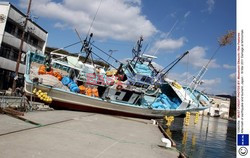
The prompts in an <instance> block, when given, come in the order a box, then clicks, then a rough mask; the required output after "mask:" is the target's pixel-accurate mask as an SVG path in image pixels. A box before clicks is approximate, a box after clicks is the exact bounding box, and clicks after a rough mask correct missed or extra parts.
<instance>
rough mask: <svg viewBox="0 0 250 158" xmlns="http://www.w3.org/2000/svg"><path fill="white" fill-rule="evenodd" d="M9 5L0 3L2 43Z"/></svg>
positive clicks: (0, 39) (0, 37)
mask: <svg viewBox="0 0 250 158" xmlns="http://www.w3.org/2000/svg"><path fill="white" fill-rule="evenodd" d="M9 9H10V5H0V18H1V19H0V44H1V43H2V39H3V34H4V30H5V25H6V22H7V17H8V15H9Z"/></svg>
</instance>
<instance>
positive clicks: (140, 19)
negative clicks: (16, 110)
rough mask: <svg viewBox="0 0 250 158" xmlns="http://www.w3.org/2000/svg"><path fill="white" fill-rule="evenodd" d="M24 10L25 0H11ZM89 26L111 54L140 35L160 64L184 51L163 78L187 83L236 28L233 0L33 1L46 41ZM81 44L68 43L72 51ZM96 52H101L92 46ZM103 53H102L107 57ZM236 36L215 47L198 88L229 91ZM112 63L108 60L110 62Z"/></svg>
mask: <svg viewBox="0 0 250 158" xmlns="http://www.w3.org/2000/svg"><path fill="white" fill-rule="evenodd" d="M10 2H12V3H13V4H14V5H15V6H17V7H18V8H19V9H21V10H23V11H24V12H25V10H26V7H27V2H26V0H18V1H10ZM100 2H101V5H100V9H99V11H98V14H97V16H96V19H95V21H94V23H93V27H92V28H91V32H93V33H94V38H93V40H94V44H95V45H97V46H98V47H99V48H101V49H103V50H104V51H106V52H108V51H109V50H117V51H115V52H114V53H113V56H114V57H116V58H118V59H120V60H124V59H126V58H131V55H132V54H131V49H132V47H133V46H134V44H135V42H136V41H137V40H138V38H139V37H140V36H141V35H142V36H143V37H144V43H143V44H144V45H143V50H144V48H145V47H146V46H147V49H145V50H146V51H145V53H146V54H153V55H156V56H157V57H158V59H156V60H155V62H156V63H157V64H159V65H160V66H162V67H164V66H166V65H167V64H168V63H170V62H171V61H173V60H174V59H175V58H176V57H178V56H179V55H181V54H182V53H184V52H185V51H187V50H189V51H190V53H189V55H187V56H186V57H185V58H184V59H183V60H182V62H180V63H179V64H178V65H177V66H176V67H174V69H172V70H171V71H170V73H169V74H168V77H169V78H171V79H176V80H177V81H179V82H181V81H185V82H183V83H189V82H190V80H188V81H187V80H186V79H187V78H192V76H194V75H196V74H197V73H198V71H199V70H200V69H201V67H202V66H203V65H205V64H206V63H207V61H208V59H209V58H210V57H211V55H212V54H213V53H214V51H215V50H216V48H217V47H218V42H217V40H218V38H219V37H221V36H222V35H224V34H226V33H227V31H228V30H233V31H235V29H236V2H235V0H199V1H198V0H196V1H195V0H176V1H172V0H147V1H146V0H144V1H142V0H102V1H101V0H63V1H59V0H56V1H55V0H34V1H33V2H32V14H31V15H32V16H38V17H39V18H38V19H34V20H35V21H36V22H37V23H38V24H39V25H41V26H42V27H43V28H44V29H46V30H47V31H48V32H49V37H48V46H51V47H58V48H60V47H64V46H66V45H69V44H71V43H74V42H76V41H78V37H77V35H76V33H75V31H74V29H77V30H78V31H79V33H80V34H81V36H82V37H83V38H85V36H86V33H87V32H88V30H89V27H90V24H91V22H92V19H93V17H94V15H95V12H96V10H97V8H98V6H99V4H100ZM80 48H81V45H77V46H74V47H72V48H68V49H67V50H68V51H71V52H74V53H77V52H79V50H80ZM94 51H95V52H96V53H98V54H100V52H98V51H97V50H94ZM106 58H107V57H106ZM235 58H236V57H235V41H234V42H233V43H232V44H231V45H228V46H226V47H223V48H221V49H220V50H219V52H218V53H217V55H216V56H215V58H214V59H213V60H212V62H211V64H210V65H209V69H208V71H207V73H206V74H205V76H204V78H203V81H204V84H203V85H202V86H201V87H200V89H201V90H204V91H205V92H207V93H212V94H232V93H233V92H234V91H235V90H234V89H235V61H236V59H235ZM110 62H113V61H110Z"/></svg>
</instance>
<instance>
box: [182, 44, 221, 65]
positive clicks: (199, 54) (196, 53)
mask: <svg viewBox="0 0 250 158" xmlns="http://www.w3.org/2000/svg"><path fill="white" fill-rule="evenodd" d="M205 56H206V49H205V48H203V47H200V46H195V47H194V48H192V49H191V50H189V54H188V55H186V56H185V57H184V58H183V59H182V60H181V62H183V63H187V62H188V63H189V64H191V65H192V66H193V67H197V68H201V67H203V66H205V65H206V64H207V63H208V61H209V59H207V58H206V57H205ZM208 67H209V68H218V67H220V66H219V65H218V64H217V63H216V59H212V60H211V62H210V64H209V66H208Z"/></svg>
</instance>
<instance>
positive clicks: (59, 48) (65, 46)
mask: <svg viewBox="0 0 250 158" xmlns="http://www.w3.org/2000/svg"><path fill="white" fill-rule="evenodd" d="M79 43H81V41H78V42H75V43H72V44H70V45H67V46H65V47H61V48H58V49H55V50H53V51H52V52H50V53H54V52H57V51H59V50H62V49H65V48H68V47H71V46H74V45H76V44H79Z"/></svg>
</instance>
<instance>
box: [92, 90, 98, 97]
mask: <svg viewBox="0 0 250 158" xmlns="http://www.w3.org/2000/svg"><path fill="white" fill-rule="evenodd" d="M92 96H94V97H99V93H98V89H97V88H93V89H92Z"/></svg>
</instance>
